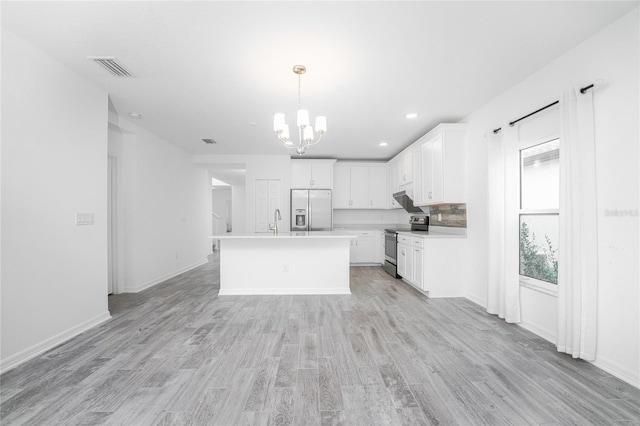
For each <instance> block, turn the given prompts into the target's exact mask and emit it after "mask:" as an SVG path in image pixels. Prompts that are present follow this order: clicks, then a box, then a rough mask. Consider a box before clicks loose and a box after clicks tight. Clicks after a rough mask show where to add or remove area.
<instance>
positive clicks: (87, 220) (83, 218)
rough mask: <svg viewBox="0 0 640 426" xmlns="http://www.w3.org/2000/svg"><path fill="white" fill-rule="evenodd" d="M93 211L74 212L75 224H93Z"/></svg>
mask: <svg viewBox="0 0 640 426" xmlns="http://www.w3.org/2000/svg"><path fill="white" fill-rule="evenodd" d="M94 223H95V222H94V218H93V213H76V225H93V224H94Z"/></svg>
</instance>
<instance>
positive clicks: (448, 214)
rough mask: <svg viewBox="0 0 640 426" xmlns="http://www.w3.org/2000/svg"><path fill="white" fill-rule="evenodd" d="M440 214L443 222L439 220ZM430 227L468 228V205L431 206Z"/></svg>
mask: <svg viewBox="0 0 640 426" xmlns="http://www.w3.org/2000/svg"><path fill="white" fill-rule="evenodd" d="M438 214H440V217H441V219H442V220H438ZM429 225H433V226H449V227H451V228H466V227H467V205H466V204H436V205H434V206H429Z"/></svg>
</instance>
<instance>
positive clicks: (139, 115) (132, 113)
mask: <svg viewBox="0 0 640 426" xmlns="http://www.w3.org/2000/svg"><path fill="white" fill-rule="evenodd" d="M129 117H131V118H135V119H136V120H140V119H141V118H142V114H140V113H139V112H130V113H129Z"/></svg>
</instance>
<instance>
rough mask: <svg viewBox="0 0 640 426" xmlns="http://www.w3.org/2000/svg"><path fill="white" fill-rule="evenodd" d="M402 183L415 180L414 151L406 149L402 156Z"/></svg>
mask: <svg viewBox="0 0 640 426" xmlns="http://www.w3.org/2000/svg"><path fill="white" fill-rule="evenodd" d="M399 175H400V185H405V184H407V183H411V182H413V152H412V151H406V152H405V153H403V154H401V156H400V173H399Z"/></svg>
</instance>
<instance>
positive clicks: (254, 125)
mask: <svg viewBox="0 0 640 426" xmlns="http://www.w3.org/2000/svg"><path fill="white" fill-rule="evenodd" d="M257 125H258V123H249V126H251V127H256V126H257Z"/></svg>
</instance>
